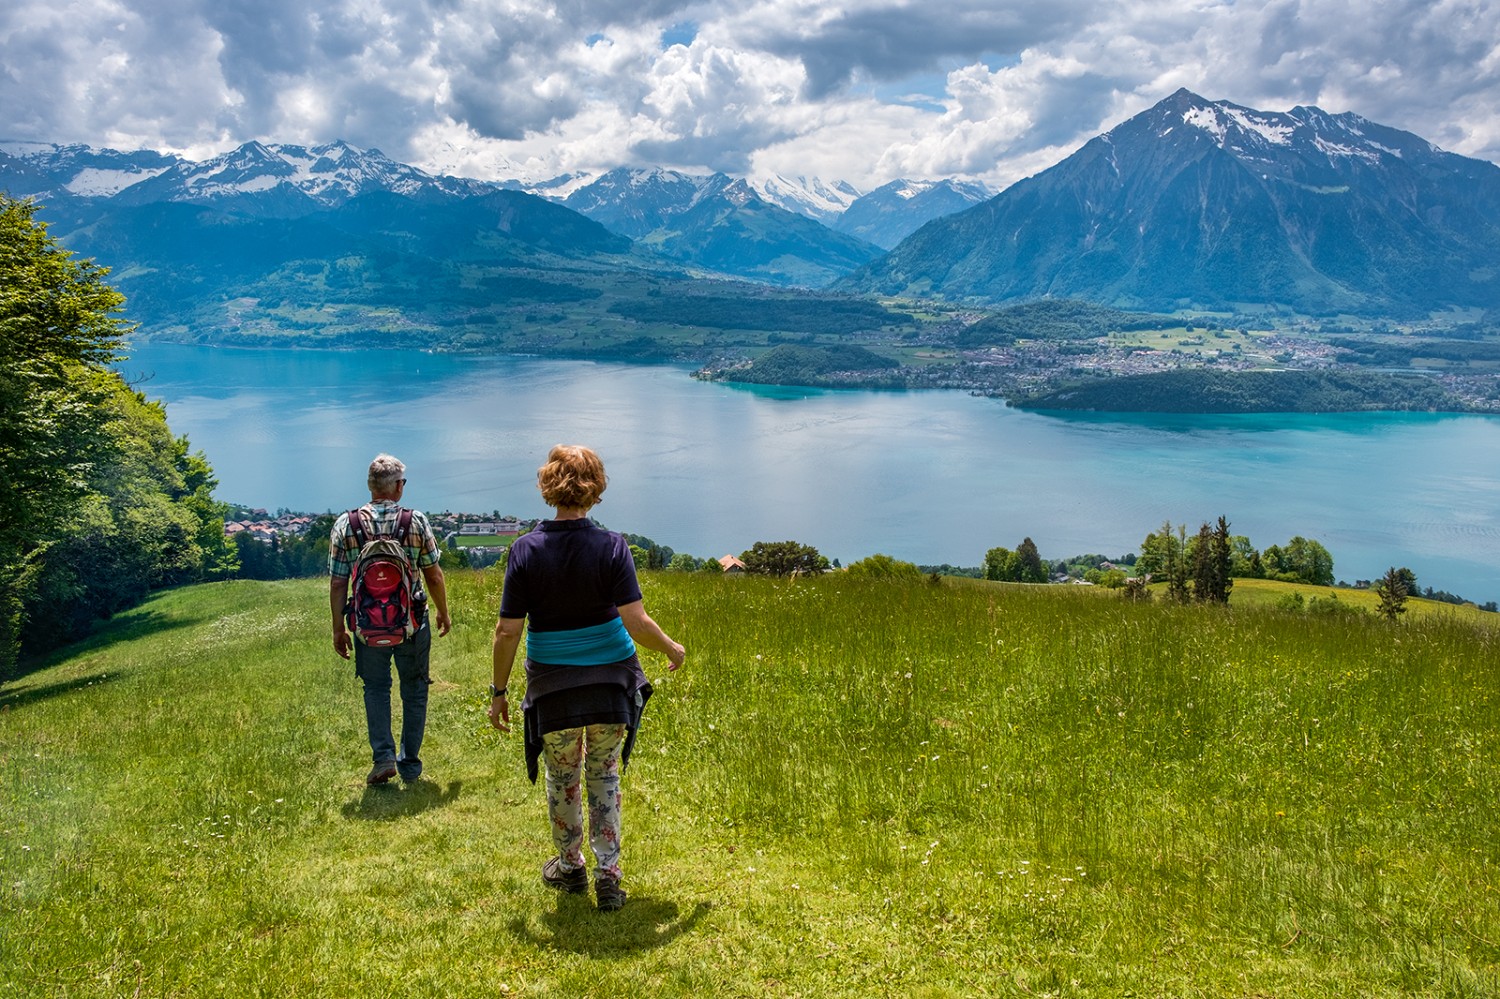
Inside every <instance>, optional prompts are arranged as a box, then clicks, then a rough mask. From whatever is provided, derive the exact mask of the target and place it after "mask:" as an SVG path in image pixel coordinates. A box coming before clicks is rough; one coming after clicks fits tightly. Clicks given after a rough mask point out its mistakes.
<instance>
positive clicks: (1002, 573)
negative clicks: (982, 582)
mask: <svg viewBox="0 0 1500 999" xmlns="http://www.w3.org/2000/svg"><path fill="white" fill-rule="evenodd" d="M1020 574H1021V569H1020V563H1019V561H1018V559H1017V558H1016V553H1015V552H1013V551H1011V550H1010V549H1009V548H991V549H990V550H989V551H987V552H985V553H984V578H985V579H993V580H996V581H998V582H1005V583H1012V582H1015V581H1016V580H1017V579H1018V578H1020Z"/></svg>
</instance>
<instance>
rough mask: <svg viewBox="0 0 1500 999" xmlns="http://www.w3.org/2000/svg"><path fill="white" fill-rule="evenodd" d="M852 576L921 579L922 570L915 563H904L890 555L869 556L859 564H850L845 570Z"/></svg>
mask: <svg viewBox="0 0 1500 999" xmlns="http://www.w3.org/2000/svg"><path fill="white" fill-rule="evenodd" d="M845 571H846V572H847V573H849V575H851V576H864V577H867V578H871V579H920V578H921V577H922V570H921V569H919V568H917V566H916V564H915V563H912V562H903V561H901V560H900V559H897V558H892V557H891V556H889V555H881V554H875V555H869V556H866V557H865V558H862V559H860V560H859V561H858V562H850V563H849V568H848V569H846V570H845Z"/></svg>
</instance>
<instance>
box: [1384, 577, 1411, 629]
mask: <svg viewBox="0 0 1500 999" xmlns="http://www.w3.org/2000/svg"><path fill="white" fill-rule="evenodd" d="M1408 576H1410V577H1412V578H1413V579H1415V575H1414V574H1413V573H1412V571H1411V570H1410V569H1397V568H1396V567H1395V566H1391V567H1390V568H1389V569H1387V570H1386V573H1385V575H1384V576H1383V577H1381V579H1380V582H1378V583H1376V584H1375V592H1376V593H1378V594H1379V595H1380V606H1379V608H1378V609H1377V610H1378V613H1379V614H1380V616H1381V617H1383V618H1385V619H1386V620H1387V621H1390V622H1392V623H1395V621H1396V619H1397V618H1399V617H1400V616H1401V615H1402V614H1405V613H1406V597H1407V595H1408V594H1409V593H1411V587H1409V586H1408V585H1407V577H1408Z"/></svg>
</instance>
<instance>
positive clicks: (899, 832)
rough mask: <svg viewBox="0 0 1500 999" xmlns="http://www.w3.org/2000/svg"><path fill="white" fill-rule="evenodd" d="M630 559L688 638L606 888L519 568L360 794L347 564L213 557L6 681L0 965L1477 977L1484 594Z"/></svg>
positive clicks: (461, 592) (1482, 848)
mask: <svg viewBox="0 0 1500 999" xmlns="http://www.w3.org/2000/svg"><path fill="white" fill-rule="evenodd" d="M644 584H645V588H646V594H647V597H646V599H647V607H648V608H649V609H650V610H651V612H652V614H653V616H655V617H656V619H657V620H658V621H659V622H661V624H662V625H663V626H664V627H665V628H666V629H667V630H668V631H669V632H670V633H672V634H673V635H674V636H675V637H677V638H679V639H680V640H682V641H683V642H684V644H685V645H687V647H688V662H687V665H686V666H685V667H684V669H683V670H682V671H680V672H678V673H676V674H668V673H667V671H666V669H665V662H664V661H663V660H662V659H661V658H660V657H658V656H654V655H653V656H650V657H648V658H649V661H648V666H647V672H648V674H649V675H651V676H652V677H653V678H654V679H657V680H658V682H657V694H656V697H655V698H654V699H653V700H652V702H651V705H650V707H649V708H648V710H647V713H646V718H645V722H644V725H643V728H642V731H641V733H640V737H639V739H638V741H637V744H636V749H635V755H634V757H633V758H632V760H631V766H630V769H629V771H628V772H627V774H626V777H625V823H626V825H625V831H626V843H625V857H624V860H625V871H626V885H627V887H628V888H629V889H630V892H631V897H630V902H629V904H628V905H627V906H626V907H625V908H624V909H623V910H622V911H620V912H618V913H613V914H601V913H598V912H597V911H595V909H594V908H593V906H592V902H591V899H586V898H584V897H575V896H563V895H558V894H555V893H553V892H551V891H548V890H547V889H545V888H544V887H543V886H542V885H541V883H540V879H539V874H538V872H539V868H540V865H541V863H542V861H543V860H544V859H545V858H546V857H547V856H549V855H550V837H549V835H548V830H547V825H546V821H545V804H544V800H543V796H542V793H541V792H540V790H539V789H538V788H537V787H533V786H532V785H530V784H528V783H527V781H526V779H525V774H524V769H523V764H522V759H521V743H520V737H519V734H518V733H512V734H510V735H508V736H506V735H501V734H499V733H497V732H494V731H493V730H492V729H490V728H489V726H488V723H487V721H486V718H485V710H486V708H487V706H488V698H487V695H486V694H485V691H484V687H485V684H486V683H487V681H488V677H489V643H490V634H491V628H492V625H493V615H494V610H495V607H496V606H497V603H498V596H499V594H498V588H499V576H498V574H494V573H490V574H485V573H480V572H467V573H455V574H451V575H450V593H451V595H452V605H453V612H454V618H455V621H456V625H455V628H454V631H453V633H452V634H450V635H449V636H448V637H446V638H443V639H438V640H436V641H435V644H434V653H433V678H434V686H433V689H432V699H431V705H430V711H429V719H428V728H427V741H426V744H425V746H424V750H423V759H424V761H425V763H426V768H427V771H426V775H425V776H424V777H423V778H422V779H421V780H419V781H417V782H415V783H413V784H411V785H405V786H403V785H401V784H400V783H399V782H395V783H393V784H392V785H390V786H385V787H379V788H366V787H365V786H364V784H363V777H364V774H365V771H366V769H367V768H368V766H369V754H368V747H367V745H366V743H365V739H364V724H363V715H362V708H361V698H360V691H359V683H358V681H357V680H356V679H355V677H354V675H353V670H352V667H351V666H349V665H348V664H346V663H344V662H343V661H341V660H339V659H337V658H336V657H335V656H334V655H333V652H332V650H331V647H330V641H329V636H328V634H327V598H326V594H327V588H326V584H325V583H324V582H323V581H321V580H306V581H294V582H279V583H254V582H234V583H224V584H210V585H204V586H198V587H191V588H185V589H181V590H177V591H172V592H167V593H163V594H160V595H158V596H156V597H155V598H154V599H152V600H151V601H150V602H149V603H147V604H146V605H144V606H142V607H140V608H138V609H136V610H134V611H131V612H129V613H127V614H123V615H121V616H119V617H118V618H117V619H115V620H114V621H113V622H111V623H110V625H109V626H108V627H107V628H106V629H104V630H103V631H102V632H100V633H99V634H98V635H97V636H95V637H94V638H92V639H90V640H89V641H88V642H86V643H85V644H83V645H80V646H75V647H74V648H72V649H69V650H67V651H66V652H65V653H64V654H62V655H60V656H58V657H57V658H55V659H54V660H53V661H52V662H50V663H49V664H46V665H45V666H44V667H43V668H41V669H38V670H36V671H33V672H31V673H29V674H28V675H26V676H23V677H21V678H20V679H18V680H14V681H11V682H9V683H7V684H6V685H5V686H3V687H0V868H3V871H4V878H3V883H0V995H5V996H15V997H31V996H70V997H72V996H79V997H84V996H132V997H134V996H192V997H198V996H224V997H245V996H368V997H386V996H423V997H430V996H651V997H656V996H695V997H700V999H701V997H709V996H755V997H761V996H808V997H825V996H917V997H937V996H991V995H993V996H1143V997H1144V996H1234V997H1246V999H1250V997H1257V999H1260V997H1295V996H1320V997H1346V996H1362V997H1381V996H1454V997H1456V996H1474V997H1481V996H1494V995H1496V994H1497V993H1500V821H1497V814H1500V807H1497V806H1500V801H1497V797H1500V794H1497V788H1500V647H1497V645H1500V627H1497V626H1496V624H1495V622H1496V621H1497V618H1496V616H1495V615H1479V614H1469V615H1462V614H1460V613H1458V612H1456V611H1455V612H1454V613H1438V612H1434V613H1425V614H1416V613H1414V614H1408V615H1407V616H1406V619H1404V620H1402V621H1401V622H1400V623H1398V624H1396V625H1388V624H1386V623H1385V622H1383V621H1380V620H1378V619H1376V618H1374V617H1372V616H1369V615H1359V616H1356V615H1341V614H1334V615H1328V614H1309V613H1301V614H1294V613H1288V612H1286V611H1282V610H1278V609H1276V607H1275V605H1274V601H1273V600H1272V599H1270V598H1267V599H1264V600H1260V601H1259V602H1257V601H1256V600H1255V599H1253V595H1252V593H1251V590H1253V589H1254V588H1253V587H1252V588H1249V589H1241V588H1240V587H1239V586H1238V585H1237V586H1236V590H1235V595H1236V603H1235V604H1234V605H1232V606H1231V607H1229V608H1227V609H1226V608H1205V607H1169V606H1164V605H1161V604H1145V605H1131V604H1127V603H1125V602H1124V601H1123V600H1121V599H1119V598H1118V597H1116V596H1114V595H1111V594H1107V593H1104V592H1102V591H1098V590H1091V589H1087V588H1081V587H1080V588H1069V587H1027V586H1006V585H1001V584H985V583H977V582H957V581H945V582H944V583H942V584H932V583H929V582H926V581H919V582H913V583H891V582H881V581H861V580H854V579H849V578H847V577H842V576H829V577H824V578H822V579H817V580H799V581H792V582H789V581H785V580H781V581H778V580H769V579H747V578H734V577H728V578H726V577H716V576H706V575H701V574H693V575H677V574H652V575H649V576H647V577H646V578H645V580H644ZM517 703H519V699H518V700H517Z"/></svg>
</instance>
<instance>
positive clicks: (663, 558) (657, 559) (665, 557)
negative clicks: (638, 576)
mask: <svg viewBox="0 0 1500 999" xmlns="http://www.w3.org/2000/svg"><path fill="white" fill-rule="evenodd" d="M621 537H623V538H624V539H625V540H626V542H628V543H629V544H630V545H631V547H633V548H639V549H640V550H641V551H642V552H643V553H644V555H645V564H644V565H642V566H641V568H643V569H665V568H666V567H667V566H668V565H670V564H671V562H672V559H673V557H674V556H675V555H676V554H677V553H676V552H674V551H673V550H672V549H670V548H668V547H667V546H666V545H659V544H657V543H656V542H655V541H652V540H651V539H650V538H648V537H646V536H645V535H642V534H622V535H621Z"/></svg>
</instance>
